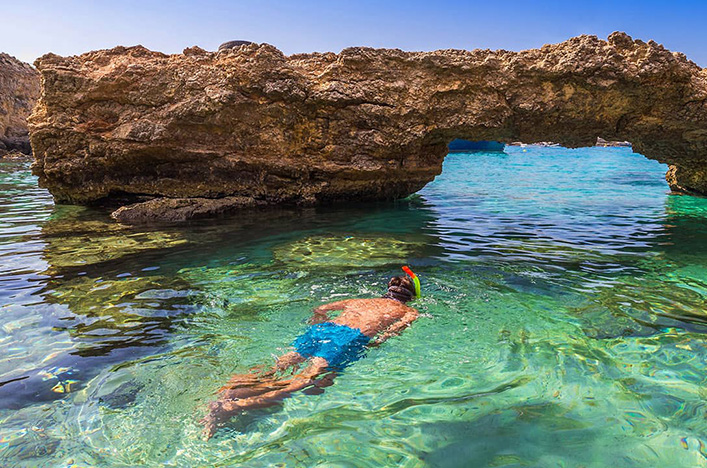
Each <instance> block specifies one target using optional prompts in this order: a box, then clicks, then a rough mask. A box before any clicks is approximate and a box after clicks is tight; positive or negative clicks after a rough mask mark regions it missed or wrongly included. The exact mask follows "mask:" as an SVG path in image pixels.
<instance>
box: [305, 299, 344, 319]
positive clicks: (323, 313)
mask: <svg viewBox="0 0 707 468" xmlns="http://www.w3.org/2000/svg"><path fill="white" fill-rule="evenodd" d="M349 300H350V299H349ZM349 300H345V301H336V302H331V303H329V304H323V305H320V306H319V307H317V308H316V309H314V315H313V316H312V318H311V319H310V320H309V323H311V324H312V325H314V324H317V323H322V322H326V321H327V320H329V314H327V312H330V311H332V310H341V309H343V308H344V307H346V304H347V303H348V302H349Z"/></svg>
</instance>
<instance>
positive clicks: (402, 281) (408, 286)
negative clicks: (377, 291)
mask: <svg viewBox="0 0 707 468" xmlns="http://www.w3.org/2000/svg"><path fill="white" fill-rule="evenodd" d="M383 297H387V298H390V299H395V300H397V301H400V302H403V303H405V302H408V301H409V300H411V299H412V298H413V297H415V285H414V284H413V283H412V280H411V279H410V278H408V277H407V276H394V277H392V278H390V281H388V292H387V293H385V294H384V295H383Z"/></svg>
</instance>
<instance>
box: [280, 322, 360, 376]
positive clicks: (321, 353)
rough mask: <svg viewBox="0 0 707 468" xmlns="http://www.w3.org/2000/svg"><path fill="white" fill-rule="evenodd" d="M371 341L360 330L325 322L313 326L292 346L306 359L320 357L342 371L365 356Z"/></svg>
mask: <svg viewBox="0 0 707 468" xmlns="http://www.w3.org/2000/svg"><path fill="white" fill-rule="evenodd" d="M369 341H371V339H370V338H369V337H367V336H366V335H364V334H363V333H362V332H361V330H359V329H358V328H351V327H347V326H346V325H339V324H338V323H332V322H324V323H318V324H316V325H312V326H311V327H310V328H309V330H307V331H306V332H305V333H304V334H302V335H300V336H299V337H298V338H297V339H296V340H295V341H294V342H293V343H292V346H294V347H295V349H296V350H297V352H298V353H299V354H301V355H302V356H304V357H306V358H310V357H314V356H318V357H321V358H324V359H326V360H327V362H328V363H329V366H331V367H333V368H339V369H342V368H344V367H345V366H347V365H348V364H350V363H352V362H353V361H355V360H357V359H359V358H360V357H361V356H363V353H364V351H365V349H366V345H367V344H368V342H369Z"/></svg>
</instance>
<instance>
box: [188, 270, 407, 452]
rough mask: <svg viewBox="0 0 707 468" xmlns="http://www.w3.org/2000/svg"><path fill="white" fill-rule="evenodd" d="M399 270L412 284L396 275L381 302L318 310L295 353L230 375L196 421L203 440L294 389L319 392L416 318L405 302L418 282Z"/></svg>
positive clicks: (352, 301)
mask: <svg viewBox="0 0 707 468" xmlns="http://www.w3.org/2000/svg"><path fill="white" fill-rule="evenodd" d="M403 269H404V270H405V271H406V272H407V273H408V274H409V275H410V276H411V277H412V278H413V280H414V283H413V281H411V280H410V278H407V277H404V276H396V277H393V278H391V279H390V281H389V282H388V292H387V293H385V294H384V295H383V297H381V298H377V299H349V300H345V301H337V302H332V303H330V304H324V305H321V306H319V307H317V308H316V309H314V315H313V317H312V319H311V321H310V323H311V324H312V326H311V327H310V328H309V329H308V330H307V331H306V332H305V333H304V334H303V335H301V336H299V337H298V338H297V339H296V340H295V341H294V342H293V343H292V345H293V347H294V348H295V350H296V351H292V352H289V353H287V354H285V355H283V356H280V357H279V358H278V359H277V362H276V363H275V366H274V367H273V368H272V369H269V370H267V371H264V372H253V373H250V374H238V375H234V376H233V377H232V378H231V379H230V380H229V382H228V383H227V384H226V385H225V386H224V387H222V388H221V389H220V391H219V393H220V395H219V398H218V400H217V401H214V402H212V403H211V404H210V405H209V413H208V414H207V415H206V417H204V418H203V419H202V420H201V423H202V424H204V426H205V427H204V435H205V436H206V438H207V439H209V438H211V436H212V435H213V434H214V432H216V429H217V428H218V426H219V425H220V424H222V423H224V422H226V421H227V420H228V419H230V418H231V417H232V416H234V415H235V414H237V413H239V412H241V411H244V410H247V409H254V408H266V407H268V406H272V405H274V404H277V403H278V402H279V401H281V400H283V399H284V398H287V397H288V396H290V394H292V393H293V392H296V391H299V390H305V391H307V390H308V391H309V392H312V393H321V392H322V391H323V390H321V388H324V387H328V386H330V385H332V384H333V379H334V377H335V376H336V372H337V371H341V370H342V369H343V368H344V367H346V366H347V365H348V364H350V363H351V362H353V361H355V360H356V359H358V358H360V357H361V356H362V355H363V353H364V352H365V350H366V348H367V347H371V346H378V345H380V344H381V343H383V342H384V341H385V340H387V339H388V338H390V337H391V336H394V335H397V334H398V333H400V332H401V331H403V330H404V329H405V328H406V327H407V326H408V325H410V323H412V322H413V321H414V320H415V319H417V317H418V315H419V313H418V312H417V310H415V309H413V308H412V307H409V306H407V305H405V304H406V303H407V302H408V301H410V300H411V299H412V298H413V297H415V296H418V297H419V295H420V286H419V284H420V283H419V280H418V279H417V277H416V276H415V274H414V273H412V271H410V270H409V269H408V268H407V267H405V268H403ZM335 310H341V314H339V316H338V317H336V318H334V319H332V320H330V318H329V316H328V312H331V311H335ZM300 368H301V370H300ZM283 374H285V375H283ZM278 375H280V376H281V377H278Z"/></svg>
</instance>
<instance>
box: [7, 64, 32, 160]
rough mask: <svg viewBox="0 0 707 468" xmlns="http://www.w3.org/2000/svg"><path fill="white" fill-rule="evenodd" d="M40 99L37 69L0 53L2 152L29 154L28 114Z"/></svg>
mask: <svg viewBox="0 0 707 468" xmlns="http://www.w3.org/2000/svg"><path fill="white" fill-rule="evenodd" d="M38 98H39V73H38V72H37V70H35V69H34V68H32V67H31V66H30V65H29V64H27V63H24V62H20V61H19V60H17V59H16V58H14V57H11V56H9V55H7V54H4V53H0V155H3V154H6V153H8V152H13V151H18V152H21V153H25V154H29V153H30V146H29V135H28V131H27V117H29V114H30V112H32V107H34V104H35V103H36V102H37V99H38Z"/></svg>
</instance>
